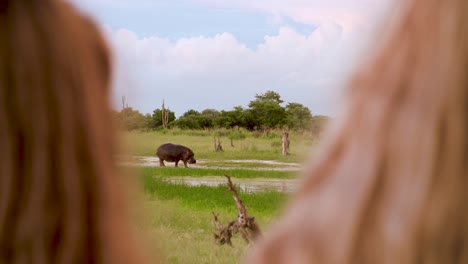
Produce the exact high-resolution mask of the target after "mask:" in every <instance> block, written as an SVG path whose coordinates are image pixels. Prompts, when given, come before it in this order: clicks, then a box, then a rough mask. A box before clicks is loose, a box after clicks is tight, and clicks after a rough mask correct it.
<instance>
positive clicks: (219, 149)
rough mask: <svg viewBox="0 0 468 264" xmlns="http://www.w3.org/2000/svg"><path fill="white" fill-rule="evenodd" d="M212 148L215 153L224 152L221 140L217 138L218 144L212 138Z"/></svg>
mask: <svg viewBox="0 0 468 264" xmlns="http://www.w3.org/2000/svg"><path fill="white" fill-rule="evenodd" d="M214 148H215V151H216V152H219V151H224V150H223V146H221V140H220V139H219V137H218V142H216V137H214Z"/></svg>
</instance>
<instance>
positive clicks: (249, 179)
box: [118, 129, 318, 263]
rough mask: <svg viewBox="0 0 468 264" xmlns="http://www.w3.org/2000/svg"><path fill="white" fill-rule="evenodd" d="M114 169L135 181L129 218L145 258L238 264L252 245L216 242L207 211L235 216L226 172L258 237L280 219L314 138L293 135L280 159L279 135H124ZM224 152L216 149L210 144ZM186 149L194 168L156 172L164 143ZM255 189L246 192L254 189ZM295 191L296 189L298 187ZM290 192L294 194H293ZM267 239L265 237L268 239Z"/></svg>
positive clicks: (223, 217) (171, 131)
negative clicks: (254, 223)
mask: <svg viewBox="0 0 468 264" xmlns="http://www.w3.org/2000/svg"><path fill="white" fill-rule="evenodd" d="M119 136H120V139H121V142H122V147H121V150H120V154H119V156H118V161H119V166H120V168H121V170H122V171H123V172H124V173H123V174H124V175H125V177H128V179H130V182H132V181H133V179H135V178H136V179H138V180H137V181H134V182H136V183H137V184H136V185H135V187H136V188H130V189H132V190H135V191H133V192H130V194H129V196H131V197H132V198H134V199H131V206H130V208H131V213H132V214H131V215H132V221H133V222H134V225H135V228H136V229H137V232H138V233H139V234H141V238H142V241H143V245H144V247H145V250H146V252H148V253H149V254H150V257H151V259H152V260H154V263H157V262H159V261H160V260H162V261H163V262H165V263H240V262H242V260H243V259H244V258H245V256H246V254H248V252H249V249H250V247H251V246H252V245H251V244H246V243H245V242H244V240H243V239H242V238H241V237H240V235H236V236H234V238H233V241H232V242H233V246H232V247H231V246H228V245H223V246H220V245H218V244H216V243H215V240H214V238H213V233H215V232H216V231H215V229H214V227H213V224H212V219H213V216H212V212H216V213H220V215H219V218H220V221H221V223H223V224H227V223H228V222H229V221H233V220H235V219H236V218H237V207H236V204H235V202H234V200H233V194H232V192H226V190H227V186H226V178H225V177H224V175H225V174H227V175H230V176H231V177H232V181H233V182H234V184H237V185H238V186H239V194H240V198H241V199H242V201H243V202H244V204H245V205H246V206H247V210H248V213H249V215H251V216H254V217H255V219H256V221H257V222H258V223H259V224H260V227H261V229H262V231H263V233H265V232H268V226H270V225H271V224H272V223H274V221H275V220H276V219H277V217H278V216H279V214H280V213H281V211H282V209H283V206H284V204H285V203H286V202H287V200H288V197H289V194H290V192H291V189H289V188H286V187H285V186H286V185H287V184H290V183H294V182H296V179H297V177H298V176H299V175H300V172H301V170H302V165H303V164H304V161H305V160H306V159H310V158H313V153H314V149H315V146H316V145H317V143H318V139H317V137H316V136H314V135H312V134H309V133H307V132H290V134H289V140H290V150H289V152H290V154H289V155H287V156H283V155H282V150H281V136H282V132H281V131H279V130H278V131H269V132H251V131H246V130H237V131H234V132H233V131H225V130H217V131H209V130H179V129H168V130H158V131H149V132H141V131H140V132H135V131H133V132H121V133H120V134H119ZM218 138H219V141H220V142H221V144H222V147H223V151H215V146H214V144H215V140H216V141H217V140H218ZM169 142H170V143H175V144H181V145H184V146H187V147H189V148H191V149H192V150H193V152H194V153H195V159H196V160H197V163H196V164H189V165H188V166H189V168H184V166H183V163H182V162H180V163H179V167H178V168H175V167H174V163H166V167H159V161H158V160H157V157H156V156H155V153H156V149H157V147H158V146H159V145H161V144H163V143H169ZM254 186H255V188H250V187H254ZM295 186H296V187H297V185H295ZM292 189H294V188H292ZM266 235H267V234H266Z"/></svg>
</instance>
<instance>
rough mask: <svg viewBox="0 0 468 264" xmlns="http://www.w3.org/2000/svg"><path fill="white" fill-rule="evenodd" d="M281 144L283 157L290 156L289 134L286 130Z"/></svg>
mask: <svg viewBox="0 0 468 264" xmlns="http://www.w3.org/2000/svg"><path fill="white" fill-rule="evenodd" d="M281 142H282V147H283V156H287V155H289V133H288V132H287V131H286V130H283V137H282V139H281Z"/></svg>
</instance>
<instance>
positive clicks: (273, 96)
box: [249, 91, 286, 128]
mask: <svg viewBox="0 0 468 264" xmlns="http://www.w3.org/2000/svg"><path fill="white" fill-rule="evenodd" d="M282 102H283V100H281V97H280V95H279V94H278V93H276V92H273V91H267V92H266V93H264V94H260V95H255V100H253V101H250V103H249V112H250V117H251V118H252V119H253V121H254V123H255V125H256V127H257V128H263V127H268V128H275V127H281V126H282V125H284V124H285V121H286V110H285V109H284V107H282V106H281V103H282Z"/></svg>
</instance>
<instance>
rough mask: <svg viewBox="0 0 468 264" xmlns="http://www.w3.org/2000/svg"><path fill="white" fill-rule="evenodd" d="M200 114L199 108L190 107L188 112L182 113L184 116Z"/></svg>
mask: <svg viewBox="0 0 468 264" xmlns="http://www.w3.org/2000/svg"><path fill="white" fill-rule="evenodd" d="M198 115H201V114H200V112H198V111H197V110H193V109H190V110H188V111H187V112H185V113H183V114H182V117H187V116H198Z"/></svg>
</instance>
